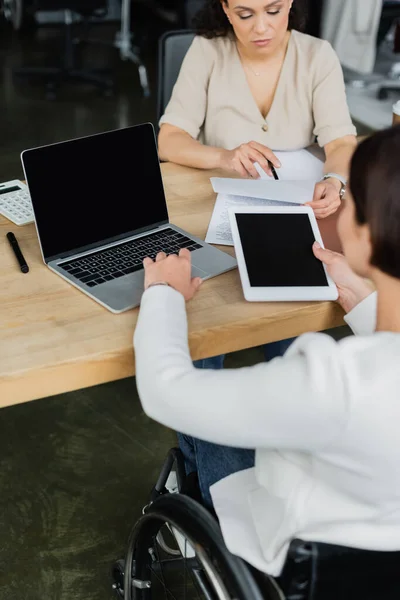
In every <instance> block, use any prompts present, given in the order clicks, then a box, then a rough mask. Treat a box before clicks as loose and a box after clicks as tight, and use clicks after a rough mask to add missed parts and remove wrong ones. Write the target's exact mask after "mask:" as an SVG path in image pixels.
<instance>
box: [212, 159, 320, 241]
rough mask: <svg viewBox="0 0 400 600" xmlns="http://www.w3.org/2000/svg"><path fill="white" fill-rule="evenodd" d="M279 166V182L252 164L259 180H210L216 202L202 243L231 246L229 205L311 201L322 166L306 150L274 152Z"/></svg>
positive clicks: (289, 203) (263, 204)
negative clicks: (258, 175)
mask: <svg viewBox="0 0 400 600" xmlns="http://www.w3.org/2000/svg"><path fill="white" fill-rule="evenodd" d="M274 154H275V155H276V157H277V158H278V159H279V160H280V162H281V164H282V166H281V167H280V168H279V169H276V172H277V175H278V177H279V180H275V179H273V178H271V177H270V176H269V175H267V174H266V173H265V171H263V170H262V169H261V167H260V165H259V164H258V163H254V166H255V167H256V169H257V171H258V172H259V173H260V179H241V178H236V179H233V178H222V177H212V178H211V184H212V186H213V189H214V191H215V192H217V194H218V195H217V199H216V201H215V206H214V211H213V214H212V217H211V220H210V224H209V226H208V231H207V235H206V240H205V241H206V242H208V243H209V244H221V245H226V246H233V239H232V235H231V230H230V224H229V214H228V208H230V207H232V206H234V207H235V206H236V207H237V206H271V205H272V206H274V205H275V206H276V205H278V206H281V205H282V202H285V203H286V204H288V205H296V204H304V203H305V202H311V200H312V198H313V194H314V187H315V183H316V182H317V181H319V180H320V179H322V176H323V167H324V164H323V162H322V161H321V160H319V159H318V158H316V157H315V156H313V155H312V154H311V153H310V152H308V151H307V150H298V151H295V152H274Z"/></svg>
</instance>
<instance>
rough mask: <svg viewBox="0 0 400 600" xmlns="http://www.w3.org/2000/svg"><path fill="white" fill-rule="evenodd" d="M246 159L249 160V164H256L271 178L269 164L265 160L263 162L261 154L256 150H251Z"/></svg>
mask: <svg viewBox="0 0 400 600" xmlns="http://www.w3.org/2000/svg"><path fill="white" fill-rule="evenodd" d="M248 158H250V160H251V162H253V163H258V164H259V165H260V167H261V169H262V170H263V171H264V173H266V174H267V175H269V176H270V177H272V171H271V166H270V163H269V162H268V161H267V160H265V158H264V156H263V155H262V154H261V152H258V151H257V150H251V151H249V154H248Z"/></svg>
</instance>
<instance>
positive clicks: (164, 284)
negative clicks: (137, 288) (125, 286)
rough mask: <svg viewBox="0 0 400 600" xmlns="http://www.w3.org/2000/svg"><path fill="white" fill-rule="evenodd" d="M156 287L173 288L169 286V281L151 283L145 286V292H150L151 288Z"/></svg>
mask: <svg viewBox="0 0 400 600" xmlns="http://www.w3.org/2000/svg"><path fill="white" fill-rule="evenodd" d="M156 285H163V286H166V287H171V286H170V285H169V283H168V281H151V282H150V283H148V284H145V286H144V291H146V290H148V289H149V288H151V287H155V286H156Z"/></svg>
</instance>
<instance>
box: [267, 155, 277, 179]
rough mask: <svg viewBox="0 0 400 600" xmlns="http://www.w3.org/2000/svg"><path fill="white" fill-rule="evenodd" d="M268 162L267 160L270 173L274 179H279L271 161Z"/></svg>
mask: <svg viewBox="0 0 400 600" xmlns="http://www.w3.org/2000/svg"><path fill="white" fill-rule="evenodd" d="M268 162H269V166H270V168H271V172H272V175H273V176H274V179H276V180H279V177H278V173H277V172H276V171H275V167H274V165H273V164H272V162H271V161H270V160H269V161H268Z"/></svg>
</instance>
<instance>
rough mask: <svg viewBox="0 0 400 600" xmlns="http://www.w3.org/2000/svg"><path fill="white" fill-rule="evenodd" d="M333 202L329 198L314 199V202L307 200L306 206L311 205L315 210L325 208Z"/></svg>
mask: <svg viewBox="0 0 400 600" xmlns="http://www.w3.org/2000/svg"><path fill="white" fill-rule="evenodd" d="M330 205H331V203H330V202H329V201H328V200H313V201H312V202H307V204H306V206H311V208H312V209H313V210H325V209H326V208H329V207H330Z"/></svg>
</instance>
